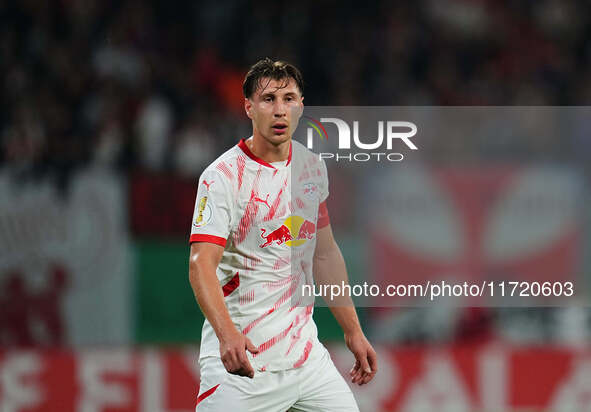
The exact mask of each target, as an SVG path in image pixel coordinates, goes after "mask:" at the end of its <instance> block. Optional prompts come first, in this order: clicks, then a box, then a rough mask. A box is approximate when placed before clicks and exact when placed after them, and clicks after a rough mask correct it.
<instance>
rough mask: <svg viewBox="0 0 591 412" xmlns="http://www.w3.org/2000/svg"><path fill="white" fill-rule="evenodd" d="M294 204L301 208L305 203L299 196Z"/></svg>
mask: <svg viewBox="0 0 591 412" xmlns="http://www.w3.org/2000/svg"><path fill="white" fill-rule="evenodd" d="M296 205H297V206H298V208H300V209H303V208H305V207H306V204H305V203H304V201H303V200H302V199H300V198H299V197H298V198H296Z"/></svg>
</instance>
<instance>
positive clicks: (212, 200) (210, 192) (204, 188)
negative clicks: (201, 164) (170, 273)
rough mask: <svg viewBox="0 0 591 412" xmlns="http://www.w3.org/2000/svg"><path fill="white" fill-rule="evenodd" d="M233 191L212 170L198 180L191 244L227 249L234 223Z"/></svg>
mask: <svg viewBox="0 0 591 412" xmlns="http://www.w3.org/2000/svg"><path fill="white" fill-rule="evenodd" d="M231 194H232V191H231V188H230V185H229V183H228V182H227V179H225V178H224V177H223V176H222V175H221V174H220V173H217V172H216V171H213V170H206V171H205V172H203V174H202V175H201V177H200V178H199V186H198V189H197V199H196V200H195V209H194V211H193V220H192V221H191V236H190V238H189V243H192V242H209V243H215V244H217V245H220V246H226V240H227V239H228V235H229V234H230V225H231V219H232V205H233V202H232V196H231Z"/></svg>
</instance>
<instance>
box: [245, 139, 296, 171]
mask: <svg viewBox="0 0 591 412" xmlns="http://www.w3.org/2000/svg"><path fill="white" fill-rule="evenodd" d="M292 146H293V145H292V144H291V142H289V155H288V157H287V163H286V164H285V165H286V166H289V164H290V163H291V150H292ZM238 147H239V148H240V149H241V150H242V151H243V152H244V154H245V155H247V156H248V157H250V158H251V159H252V160H254V161H255V162H257V163H259V164H262V165H263V166H266V167H270V168H271V169H276V167H275V166H273V165H272V164H270V163H268V162H265V161H264V160H263V159H261V158H259V157H257V156H256V155H255V154H254V153H253V152H251V151H250V149H249V148H248V146H247V145H246V140H245V139H240V142H238Z"/></svg>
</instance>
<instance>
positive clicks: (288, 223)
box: [259, 216, 316, 248]
mask: <svg viewBox="0 0 591 412" xmlns="http://www.w3.org/2000/svg"><path fill="white" fill-rule="evenodd" d="M296 233H297V236H296V235H295V234H296ZM315 233H316V225H315V224H314V223H313V222H311V221H309V220H307V219H304V218H303V217H301V216H290V217H288V218H287V219H285V221H284V222H283V224H282V225H281V226H280V227H279V228H277V229H275V230H273V231H272V232H269V233H268V234H267V230H266V229H261V238H263V239H264V240H265V242H264V243H262V244H261V245H259V247H261V248H263V247H267V246H269V245H271V244H273V242H275V243H276V244H277V245H282V244H285V245H287V246H290V247H291V246H300V245H303V244H304V243H306V242H307V241H308V240H310V239H313V238H314V234H315Z"/></svg>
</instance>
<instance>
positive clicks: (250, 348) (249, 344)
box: [246, 338, 259, 354]
mask: <svg viewBox="0 0 591 412" xmlns="http://www.w3.org/2000/svg"><path fill="white" fill-rule="evenodd" d="M246 349H248V351H249V352H250V353H252V354H255V353H259V349H258V348H257V347H256V346H254V344H253V343H252V342H251V341H250V339H248V338H246Z"/></svg>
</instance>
